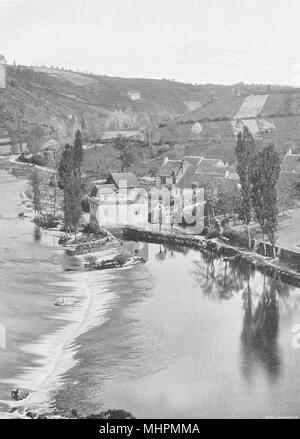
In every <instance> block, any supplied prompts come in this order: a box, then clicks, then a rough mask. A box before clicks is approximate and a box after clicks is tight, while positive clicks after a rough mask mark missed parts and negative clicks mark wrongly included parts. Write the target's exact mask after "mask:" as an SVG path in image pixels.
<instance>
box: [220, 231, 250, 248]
mask: <svg viewBox="0 0 300 439" xmlns="http://www.w3.org/2000/svg"><path fill="white" fill-rule="evenodd" d="M223 236H224V238H227V239H228V240H229V242H230V243H231V244H232V245H236V246H238V247H244V248H248V237H247V235H246V233H245V232H236V231H235V230H225V231H224V233H223Z"/></svg>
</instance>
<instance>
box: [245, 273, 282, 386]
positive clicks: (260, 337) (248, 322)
mask: <svg viewBox="0 0 300 439" xmlns="http://www.w3.org/2000/svg"><path fill="white" fill-rule="evenodd" d="M276 285H277V282H276V280H275V279H272V280H271V281H269V279H268V280H267V281H266V279H265V277H264V282H263V287H262V294H261V298H260V299H259V302H258V304H257V305H256V307H255V306H253V302H252V292H251V288H250V285H249V282H248V284H247V286H246V288H245V290H244V292H243V301H244V311H245V315H244V323H243V330H242V335H241V341H242V371H243V373H244V375H245V376H246V377H249V376H250V375H251V374H252V372H253V366H254V364H255V363H256V362H261V363H262V364H263V366H264V369H265V370H266V371H267V373H268V376H269V378H270V379H276V378H277V376H278V375H279V373H280V363H281V359H280V352H279V347H278V333H279V304H278V292H277V288H276Z"/></svg>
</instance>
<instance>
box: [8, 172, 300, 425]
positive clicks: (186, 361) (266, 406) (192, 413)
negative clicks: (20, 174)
mask: <svg viewBox="0 0 300 439" xmlns="http://www.w3.org/2000/svg"><path fill="white" fill-rule="evenodd" d="M23 190H24V181H22V180H17V179H15V178H14V177H12V176H9V175H8V174H7V173H5V172H3V173H1V174H0V193H1V195H0V197H1V201H2V208H1V216H0V228H1V250H0V260H1V299H0V300H1V307H0V323H1V324H2V325H3V327H5V329H6V347H5V348H2V349H0V361H1V363H0V397H1V400H2V410H7V404H8V402H9V399H10V391H11V389H12V388H13V387H14V386H22V387H27V388H29V389H31V390H33V391H34V392H33V393H32V394H31V396H30V397H29V400H28V401H27V402H26V404H27V405H29V406H31V405H33V406H34V407H35V408H40V410H41V411H42V410H44V411H45V410H46V411H47V410H48V411H52V412H55V413H58V414H61V415H62V416H68V415H69V414H70V411H71V410H72V409H76V410H77V411H78V413H79V414H81V415H87V414H90V413H95V412H99V411H101V410H103V409H109V408H120V409H124V410H127V411H130V412H131V413H132V414H133V415H134V416H136V417H138V418H142V417H144V418H215V417H221V418H230V417H247V418H254V417H266V416H298V407H299V404H300V374H299V370H300V369H299V367H300V348H298V345H297V343H295V339H294V340H293V337H295V334H293V330H295V325H299V324H300V308H299V307H300V290H299V289H298V288H295V287H293V286H290V285H287V284H285V283H282V282H280V281H279V280H278V279H277V278H276V276H273V277H268V276H266V275H264V274H263V273H260V272H258V271H254V270H253V269H251V268H250V266H249V265H248V264H247V263H241V262H239V263H237V262H234V261H226V260H224V259H222V258H219V257H216V256H215V255H212V254H211V253H205V252H204V253H200V252H198V251H194V250H189V249H186V248H167V247H164V246H160V245H157V244H146V243H133V242H124V246H125V247H126V248H127V249H130V250H131V251H132V252H133V253H135V254H139V255H142V256H143V257H144V259H145V260H146V262H145V264H141V265H136V266H132V267H128V268H124V269H115V270H105V271H98V272H88V273H82V272H69V271H67V272H66V271H64V269H65V268H66V266H68V265H69V262H66V258H67V257H66V256H65V255H64V252H63V251H62V250H61V249H59V248H58V247H57V244H56V243H57V236H56V235H55V234H53V233H49V232H48V233H45V232H40V233H39V234H38V233H37V231H36V230H35V228H34V225H33V224H32V223H31V222H30V221H29V220H28V219H24V220H20V219H18V218H17V214H18V209H20V206H18V204H19V203H20V193H22V191H23ZM63 295H70V296H72V297H74V298H76V300H77V303H76V305H74V306H72V307H68V309H65V308H64V309H63V308H60V307H55V306H54V305H53V303H54V300H55V298H57V297H59V296H63ZM25 401H26V400H25Z"/></svg>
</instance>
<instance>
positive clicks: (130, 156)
mask: <svg viewBox="0 0 300 439" xmlns="http://www.w3.org/2000/svg"><path fill="white" fill-rule="evenodd" d="M119 159H120V160H121V170H122V172H124V171H125V170H128V169H129V167H130V166H131V165H133V164H134V162H135V160H136V158H135V154H134V152H133V150H132V148H130V147H129V146H126V147H125V148H124V149H123V151H122V153H121V155H120V157H119Z"/></svg>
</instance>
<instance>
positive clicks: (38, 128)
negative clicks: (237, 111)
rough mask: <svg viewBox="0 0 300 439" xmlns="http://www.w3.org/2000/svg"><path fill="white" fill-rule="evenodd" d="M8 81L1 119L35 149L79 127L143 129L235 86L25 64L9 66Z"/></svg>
mask: <svg viewBox="0 0 300 439" xmlns="http://www.w3.org/2000/svg"><path fill="white" fill-rule="evenodd" d="M6 85H7V87H6V89H1V90H0V124H1V126H2V127H3V129H7V130H8V132H9V134H10V136H11V138H12V140H13V142H16V141H22V142H28V143H29V145H30V146H31V148H32V149H39V148H40V147H41V145H43V144H44V143H45V142H47V141H48V140H50V139H53V138H55V139H58V140H59V142H60V143H63V142H65V141H67V140H69V139H70V138H72V137H73V135H74V131H75V130H76V129H77V128H78V127H80V128H81V129H82V130H83V131H84V132H85V133H86V134H87V136H88V137H94V138H97V137H98V136H99V134H100V133H101V132H102V131H103V130H107V129H108V130H109V129H140V128H141V127H143V126H144V125H145V124H146V123H148V121H149V119H150V120H151V118H153V116H154V117H156V118H159V117H160V116H162V115H165V114H167V115H168V116H170V117H173V116H175V115H178V114H183V113H185V112H186V111H188V108H189V107H188V105H189V102H193V103H194V102H199V105H203V104H205V103H206V102H207V101H208V99H209V96H210V94H211V93H212V90H214V93H215V94H216V95H217V96H223V95H224V94H225V95H230V94H232V87H224V86H195V85H192V84H182V83H178V82H175V81H167V80H150V79H123V78H111V77H107V76H95V75H87V74H83V73H78V72H72V71H67V70H58V69H50V68H36V67H32V68H29V67H23V66H22V67H21V66H6ZM132 92H134V93H137V94H138V95H139V99H138V100H132V99H131V95H130V93H132ZM110 123H112V126H110V125H109V124H110ZM116 125H117V128H116ZM118 125H119V126H118ZM133 125H134V126H133Z"/></svg>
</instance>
